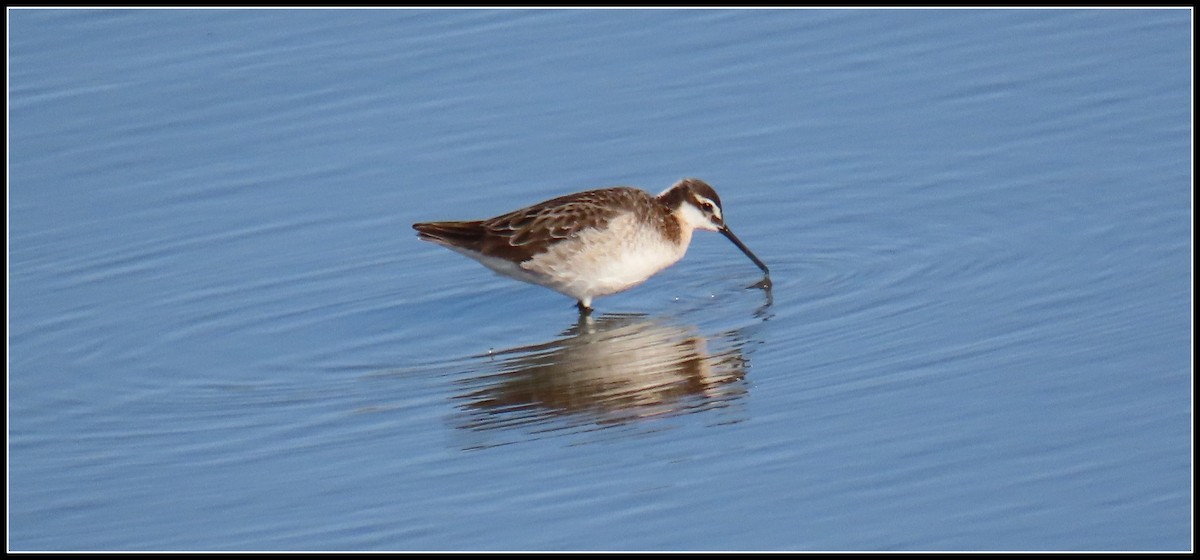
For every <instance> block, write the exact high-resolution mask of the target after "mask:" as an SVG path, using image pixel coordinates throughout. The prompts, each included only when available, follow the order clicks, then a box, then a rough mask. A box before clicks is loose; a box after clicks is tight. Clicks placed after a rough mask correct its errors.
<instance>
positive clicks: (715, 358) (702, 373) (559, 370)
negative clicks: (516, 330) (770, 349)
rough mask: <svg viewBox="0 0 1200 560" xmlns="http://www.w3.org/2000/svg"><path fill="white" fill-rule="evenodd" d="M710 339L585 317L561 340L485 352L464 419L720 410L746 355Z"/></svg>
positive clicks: (575, 419) (626, 418)
mask: <svg viewBox="0 0 1200 560" xmlns="http://www.w3.org/2000/svg"><path fill="white" fill-rule="evenodd" d="M726 342H727V341H726ZM708 344H709V341H708V340H707V339H706V338H705V337H704V336H702V335H700V334H699V333H698V332H696V329H695V328H692V327H683V326H676V325H669V324H663V323H661V322H659V321H656V320H653V319H649V318H646V317H644V316H639V315H605V316H603V317H600V318H597V319H593V318H590V317H581V318H580V320H579V322H578V323H576V324H575V325H574V326H572V327H570V328H568V329H567V330H566V331H565V332H564V336H563V337H562V338H560V339H556V340H553V341H551V342H547V343H544V344H538V345H534V346H525V347H521V348H513V349H510V350H504V351H501V352H494V353H491V356H492V358H493V359H495V360H498V364H497V368H496V369H497V370H498V371H496V372H493V373H489V374H486V375H481V376H477V377H474V378H471V379H468V380H465V381H463V382H462V383H463V384H464V385H465V386H466V387H465V392H464V393H462V394H460V395H459V396H458V397H457V398H459V399H462V400H464V401H466V402H465V403H464V404H463V405H462V406H461V409H462V410H463V411H464V413H465V418H464V422H463V424H464V427H467V428H471V429H476V430H488V429H496V428H503V427H511V426H518V425H528V424H536V423H541V422H548V421H551V420H562V419H567V420H568V423H569V424H570V425H578V424H601V425H608V424H624V423H627V422H630V421H634V420H637V419H641V418H647V417H655V416H662V415H669V414H679V413H686V412H690V411H697V410H704V409H708V408H712V407H714V406H722V405H724V404H727V403H729V402H730V401H732V400H734V399H736V398H737V397H739V396H741V395H743V394H744V393H745V387H744V386H743V384H742V383H738V381H740V380H741V379H742V378H743V377H744V376H745V367H746V360H745V358H744V357H743V356H742V354H741V352H740V349H739V348H738V345H736V344H732V345H730V344H727V345H728V346H730V348H727V349H724V350H722V351H719V352H716V353H714V352H712V351H710V350H709V349H708Z"/></svg>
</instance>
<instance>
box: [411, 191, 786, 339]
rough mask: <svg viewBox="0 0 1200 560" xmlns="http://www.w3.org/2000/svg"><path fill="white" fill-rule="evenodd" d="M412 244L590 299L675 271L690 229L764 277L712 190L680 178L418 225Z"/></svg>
mask: <svg viewBox="0 0 1200 560" xmlns="http://www.w3.org/2000/svg"><path fill="white" fill-rule="evenodd" d="M412 227H413V229H415V230H416V231H417V234H418V235H417V237H418V238H419V239H421V240H424V241H429V242H433V243H436V244H438V245H441V246H443V247H446V248H448V249H451V250H453V251H456V252H458V253H461V254H463V255H466V256H467V257H470V258H472V259H474V260H476V261H478V262H479V263H481V264H483V265H484V266H486V267H487V268H489V269H491V270H492V271H494V272H496V273H498V274H500V275H502V276H507V277H509V278H513V279H516V280H520V281H523V282H528V283H530V284H536V285H539V286H544V287H546V288H550V289H551V290H554V291H556V292H559V293H561V294H563V295H566V296H568V297H571V298H574V299H575V301H576V306H577V307H578V308H579V312H580V314H581V315H588V314H590V313H591V312H592V310H593V308H592V300H593V299H595V298H597V297H600V296H607V295H611V294H615V293H617V292H622V291H625V290H628V289H630V288H633V287H634V286H637V285H639V284H641V283H642V282H645V281H646V280H648V279H649V278H650V277H651V276H654V275H655V274H657V273H658V272H660V271H662V270H663V269H665V268H667V267H669V266H671V265H673V264H675V263H676V262H678V261H679V259H681V258H683V255H684V254H685V253H686V252H687V249H688V245H689V244H690V243H691V240H692V232H694V231H695V230H698V229H701V230H707V231H716V232H720V233H721V234H722V235H724V236H725V237H726V238H728V239H729V240H730V241H732V242H733V244H734V245H736V246H737V248H738V249H740V250H741V251H742V252H743V253H745V254H746V256H747V257H749V258H750V260H751V261H753V262H754V264H755V265H757V266H758V268H760V269H762V272H763V275H764V282H767V283H768V284H769V281H770V274H771V273H770V270H769V269H768V268H767V265H766V264H764V263H763V261H762V260H761V259H759V258H758V257H757V256H756V255H755V254H754V253H753V252H752V251H750V249H749V248H748V247H746V245H745V244H744V243H742V241H741V240H740V239H738V237H737V236H736V235H734V234H733V231H732V230H731V229H729V226H728V225H727V224H726V223H725V216H724V209H723V207H722V206H721V198H720V197H719V196H717V191H716V190H714V189H713V188H712V186H710V185H709V184H708V183H705V182H704V181H702V180H700V179H695V178H685V179H681V180H679V181H678V182H676V183H675V184H673V185H671V186H670V187H669V188H667V189H666V190H664V191H662V192H661V193H659V194H658V195H657V196H655V195H652V194H650V193H648V192H646V191H644V190H642V189H639V188H635V187H608V188H602V189H595V190H589V191H583V192H577V193H573V194H568V195H565V196H560V197H558V198H553V199H550V200H547V201H544V202H540V203H538V204H534V205H532V206H528V207H525V208H521V209H518V210H513V211H512V212H508V213H507V214H501V215H499V216H496V217H494V218H489V219H485V220H475V221H445V222H419V223H415V224H413V226H412Z"/></svg>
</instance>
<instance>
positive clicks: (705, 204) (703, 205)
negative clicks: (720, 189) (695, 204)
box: [700, 202, 713, 212]
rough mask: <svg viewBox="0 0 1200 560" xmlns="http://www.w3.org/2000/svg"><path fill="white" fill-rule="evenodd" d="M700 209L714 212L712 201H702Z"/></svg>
mask: <svg viewBox="0 0 1200 560" xmlns="http://www.w3.org/2000/svg"><path fill="white" fill-rule="evenodd" d="M700 209H701V210H704V211H705V212H712V211H713V205H712V203H710V202H701V203H700Z"/></svg>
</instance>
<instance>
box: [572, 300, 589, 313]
mask: <svg viewBox="0 0 1200 560" xmlns="http://www.w3.org/2000/svg"><path fill="white" fill-rule="evenodd" d="M575 307H578V308H579V314H580V315H581V316H584V317H587V316H588V315H591V314H592V308H591V307H589V306H587V305H584V304H583V301H577V302H575Z"/></svg>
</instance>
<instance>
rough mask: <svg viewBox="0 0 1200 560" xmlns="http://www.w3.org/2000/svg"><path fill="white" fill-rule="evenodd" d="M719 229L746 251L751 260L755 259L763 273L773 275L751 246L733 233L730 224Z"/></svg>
mask: <svg viewBox="0 0 1200 560" xmlns="http://www.w3.org/2000/svg"><path fill="white" fill-rule="evenodd" d="M718 231H720V232H721V235H724V236H725V237H728V238H729V240H730V241H732V242H733V244H734V245H737V248H738V249H741V250H742V252H743V253H746V256H747V257H750V260H752V261H754V264H756V265H758V268H761V269H762V271H763V274H765V275H767V276H770V275H771V271H770V270H767V265H766V264H763V262H762V261H761V260H759V258H758V257H756V256H755V255H754V253H753V252H751V251H750V248H749V247H747V246H746V244H745V243H742V240H741V239H738V238H737V236H736V235H734V234H733V230H731V229H729V226H721V229H719V230H718Z"/></svg>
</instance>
